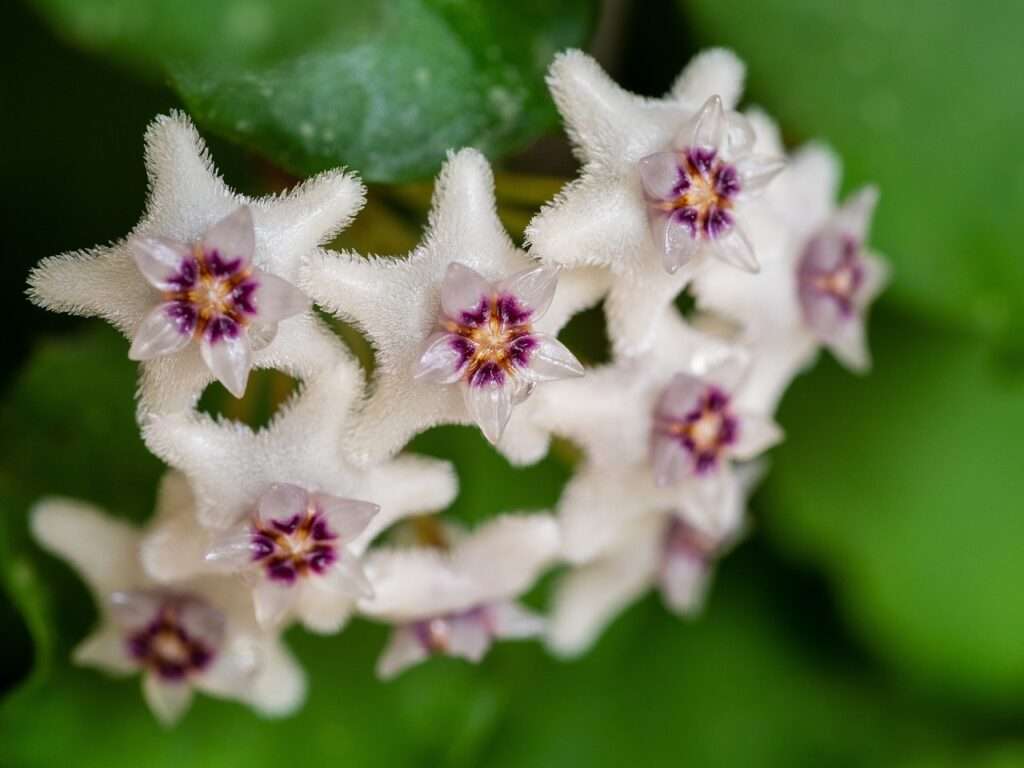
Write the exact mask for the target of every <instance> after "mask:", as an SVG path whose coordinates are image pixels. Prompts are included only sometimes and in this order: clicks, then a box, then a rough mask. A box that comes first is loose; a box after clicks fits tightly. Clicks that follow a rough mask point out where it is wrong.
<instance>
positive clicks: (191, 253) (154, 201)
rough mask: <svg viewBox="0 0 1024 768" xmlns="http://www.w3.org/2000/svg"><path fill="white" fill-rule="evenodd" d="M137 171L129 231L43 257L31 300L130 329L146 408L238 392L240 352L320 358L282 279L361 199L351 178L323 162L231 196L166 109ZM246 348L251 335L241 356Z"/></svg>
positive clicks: (308, 362)
mask: <svg viewBox="0 0 1024 768" xmlns="http://www.w3.org/2000/svg"><path fill="white" fill-rule="evenodd" d="M146 170H147V173H148V175H149V184H150V190H151V194H150V198H149V200H148V204H147V208H146V213H145V215H144V216H143V217H142V220H141V221H140V222H139V224H138V225H137V226H136V227H135V229H134V230H133V231H132V232H131V234H130V235H129V236H128V237H127V238H125V239H124V240H121V241H118V242H117V243H114V244H113V245H111V246H106V247H99V248H95V249H93V250H90V251H85V252H75V253H68V254H63V255H60V256H55V257H52V258H49V259H46V260H44V261H43V262H42V263H40V265H39V266H38V267H36V269H35V270H34V271H33V272H32V275H31V277H30V278H29V285H30V291H29V292H30V295H31V297H32V299H33V301H35V302H36V303H38V304H40V305H42V306H44V307H47V308H49V309H53V310H57V311H62V312H71V313H73V314H79V315H86V316H93V315H99V316H101V317H104V318H106V319H107V320H109V321H110V322H111V323H113V324H114V325H115V326H116V327H117V328H118V329H119V330H120V331H122V332H123V333H124V334H125V335H126V336H128V337H130V338H132V339H133V345H132V350H131V352H132V357H134V358H138V359H143V360H145V361H146V362H145V364H144V366H143V377H142V384H141V387H140V396H141V400H142V405H143V407H144V409H146V410H155V411H171V410H179V409H182V408H187V407H190V406H191V405H193V404H194V403H195V402H196V401H197V400H198V398H199V396H200V395H201V393H202V391H203V388H204V387H205V386H206V385H207V384H208V383H209V382H210V381H211V380H212V379H213V378H218V379H220V380H221V381H222V382H223V383H224V385H225V386H226V387H227V388H228V389H229V390H231V391H232V392H233V393H234V394H236V395H240V394H241V393H242V391H243V390H244V388H245V381H246V377H247V375H248V370H249V367H250V365H253V366H256V367H259V368H279V369H283V370H285V371H287V372H288V373H291V374H292V375H295V376H298V377H305V376H308V375H312V374H313V373H315V372H316V371H318V370H321V369H322V368H323V367H324V366H325V365H331V364H333V362H334V360H335V357H336V355H337V354H338V350H339V348H340V345H339V343H338V341H337V340H336V339H335V338H334V337H333V335H332V334H331V333H330V332H329V331H328V330H326V329H325V328H324V327H323V325H322V323H320V322H319V321H318V320H317V319H316V318H315V317H314V316H313V314H312V313H311V312H306V311H303V310H304V309H305V308H306V306H307V304H308V302H307V301H306V300H305V299H304V298H303V297H302V296H301V294H299V292H298V291H297V289H295V288H294V284H295V283H296V281H297V278H298V269H299V262H300V260H301V259H302V258H303V257H305V256H307V255H308V254H310V253H313V252H315V251H316V249H317V247H318V246H320V245H321V244H323V243H325V242H327V241H328V240H330V239H331V238H332V237H333V236H334V235H335V234H336V233H337V232H338V231H339V230H340V229H341V228H342V227H344V226H345V225H346V224H347V223H348V222H349V221H350V220H351V219H352V217H353V216H354V215H355V213H356V211H357V210H358V209H359V208H360V207H361V205H362V201H363V187H362V185H361V184H360V183H359V182H358V181H357V180H356V179H355V178H353V177H352V176H350V175H348V174H346V173H344V172H342V171H331V172H328V173H324V174H321V175H320V176H317V177H315V178H313V179H311V180H309V181H307V182H305V183H304V184H302V185H300V186H299V187H297V188H295V189H294V190H292V191H291V192H289V193H287V194H285V195H283V196H274V197H265V198H259V199H250V198H246V197H243V196H241V195H239V194H237V193H235V192H233V191H232V190H230V189H229V188H228V187H227V186H226V185H225V184H224V182H223V180H222V179H221V178H220V176H219V175H218V174H217V173H216V171H215V170H214V168H213V166H212V164H211V162H210V160H209V156H208V153H207V150H206V147H205V145H204V144H203V142H202V139H200V137H199V135H198V134H197V133H196V130H195V128H193V126H192V124H191V122H189V120H188V118H186V117H185V116H184V115H182V114H180V113H173V114H171V115H170V116H163V117H158V118H157V119H156V120H155V121H154V122H153V123H152V124H151V125H150V127H149V129H148V130H147V132H146ZM278 321H282V322H280V329H279V332H278V333H277V334H276V336H274V334H273V331H274V327H275V325H276V324H277V323H278ZM190 340H196V341H198V343H196V344H189V341H190ZM251 347H262V348H261V349H259V351H256V352H254V353H252V355H251V358H250V353H251V352H252V350H251Z"/></svg>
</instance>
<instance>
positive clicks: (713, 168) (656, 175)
mask: <svg viewBox="0 0 1024 768" xmlns="http://www.w3.org/2000/svg"><path fill="white" fill-rule="evenodd" d="M755 138H756V134H755V132H754V128H753V126H752V125H751V124H750V123H749V121H748V120H747V119H746V118H745V117H743V116H742V115H740V114H738V113H736V112H728V113H727V112H726V111H725V110H724V109H723V107H722V99H721V97H720V96H717V95H715V96H711V97H709V98H708V100H707V101H706V102H705V103H704V106H703V107H701V109H700V112H698V113H697V117H696V118H695V119H694V121H693V127H692V129H691V130H690V131H689V136H688V137H687V138H686V139H685V140H683V139H681V138H677V139H676V142H675V144H676V146H674V147H673V148H672V149H670V150H667V151H664V152H656V153H654V154H652V155H648V156H647V157H644V158H642V159H641V160H640V163H639V166H640V183H641V185H642V187H643V192H644V196H645V198H646V200H647V215H648V219H649V221H650V225H651V233H652V235H653V237H654V241H655V243H656V244H657V245H658V246H660V248H661V251H662V257H663V264H664V266H665V270H666V271H667V272H670V273H672V272H675V271H676V270H677V269H679V268H680V267H682V266H684V265H685V264H688V263H689V262H690V261H692V260H693V258H694V257H695V256H696V255H697V253H698V251H699V249H700V248H701V247H702V246H705V245H706V246H707V247H708V248H709V250H710V252H711V254H712V255H713V256H715V257H717V258H719V259H721V260H722V261H724V262H726V263H727V264H732V265H733V266H735V267H738V268H740V269H742V270H746V271H747V272H757V271H758V269H759V265H758V261H757V257H756V256H755V255H754V247H753V245H751V243H750V240H749V238H748V237H747V235H746V234H745V233H744V231H743V226H742V224H741V223H740V221H739V220H738V218H737V216H738V214H737V212H736V208H737V205H738V204H741V203H742V202H743V200H744V198H745V196H748V195H751V194H755V193H757V192H759V191H760V190H761V189H763V188H764V187H765V186H766V185H767V184H768V183H769V182H770V181H771V180H772V179H773V178H774V177H775V176H776V174H778V173H779V171H781V170H782V167H783V160H782V159H781V158H780V157H769V156H761V155H753V154H751V152H750V150H751V147H752V146H753V144H754V141H755ZM680 144H681V145H682V146H679V145H680Z"/></svg>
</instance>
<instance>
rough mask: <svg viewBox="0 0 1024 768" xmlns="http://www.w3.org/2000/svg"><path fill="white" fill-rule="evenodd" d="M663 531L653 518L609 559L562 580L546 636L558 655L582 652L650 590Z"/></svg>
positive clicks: (572, 571)
mask: <svg viewBox="0 0 1024 768" xmlns="http://www.w3.org/2000/svg"><path fill="white" fill-rule="evenodd" d="M663 531H664V520H663V519H662V518H661V517H655V518H651V519H650V520H648V521H646V522H645V523H643V524H642V525H639V526H637V527H636V528H634V529H633V531H632V532H630V534H629V535H627V536H625V537H623V539H622V540H621V542H620V545H619V547H617V548H616V549H615V550H613V551H611V552H610V553H608V554H607V555H606V556H605V557H602V558H601V559H599V560H595V561H593V562H591V563H588V564H586V565H583V566H581V567H578V568H574V569H572V570H571V571H569V572H568V573H566V574H565V575H564V576H563V577H562V578H561V579H560V580H559V582H558V585H557V587H556V589H555V594H554V599H553V604H552V609H551V619H550V625H549V630H548V635H547V642H548V646H549V647H550V648H551V649H552V650H553V651H555V652H556V653H558V654H559V655H563V656H576V655H578V654H581V653H583V652H584V651H585V650H587V649H588V648H589V647H590V646H591V645H592V644H593V643H594V641H595V640H596V639H597V637H598V635H599V634H600V633H601V630H602V629H604V627H605V625H606V624H608V622H610V621H611V620H612V619H613V618H615V616H616V615H617V614H618V613H619V612H620V611H621V610H622V609H623V608H625V607H626V606H627V605H629V604H630V603H631V602H633V600H635V599H636V598H638V597H639V596H640V595H642V594H643V593H644V592H646V591H647V590H648V589H650V587H651V583H652V582H653V581H654V577H655V574H656V571H657V568H658V562H659V559H660V553H661V538H662V533H663Z"/></svg>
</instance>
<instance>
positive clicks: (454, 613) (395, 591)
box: [359, 515, 558, 679]
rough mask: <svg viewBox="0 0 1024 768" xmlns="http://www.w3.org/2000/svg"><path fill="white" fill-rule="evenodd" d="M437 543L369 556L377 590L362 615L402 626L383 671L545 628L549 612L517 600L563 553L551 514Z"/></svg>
mask: <svg viewBox="0 0 1024 768" xmlns="http://www.w3.org/2000/svg"><path fill="white" fill-rule="evenodd" d="M438 543H440V544H441V545H442V547H443V548H438V546H437V545H438ZM431 545H432V546H430V547H415V548H404V549H379V550H375V551H373V552H371V553H370V554H369V555H368V556H367V558H366V573H367V576H368V577H369V579H370V581H371V582H372V583H373V586H374V596H373V597H372V598H368V599H364V600H362V601H360V604H359V610H360V613H362V614H364V615H366V616H368V617H370V618H373V619H377V620H380V621H386V622H388V623H391V624H393V625H395V629H394V631H393V632H392V635H391V640H390V641H389V643H388V646H387V648H386V649H385V650H384V653H383V654H382V655H381V657H380V659H379V661H378V663H377V674H378V675H379V676H380V677H382V678H384V679H389V678H391V677H394V676H395V675H397V674H398V673H399V672H401V671H402V670H404V669H405V668H407V667H409V666H412V665H413V664H417V663H419V662H421V661H423V660H424V659H427V658H428V657H430V656H432V655H435V654H445V655H448V656H456V657H459V658H463V659H467V660H469V661H473V662H476V661H479V660H480V659H481V658H483V656H484V655H485V654H486V653H487V651H488V649H489V648H490V647H491V644H492V643H493V642H494V640H496V639H508V638H522V637H535V636H537V635H540V634H542V633H543V631H544V622H543V620H542V619H541V617H539V616H537V615H536V614H534V613H533V612H531V611H529V610H528V609H526V608H525V607H523V606H522V605H520V604H519V603H518V602H517V600H516V599H517V598H518V597H519V596H520V595H522V594H523V593H524V592H526V591H527V590H528V589H529V588H530V587H531V586H532V584H533V582H534V581H535V580H536V579H537V577H538V576H539V575H540V574H541V572H542V571H543V570H544V569H545V568H546V567H547V566H549V565H550V564H551V563H552V562H553V561H554V559H555V557H556V556H557V554H558V526H557V525H556V524H555V521H554V520H553V519H552V518H551V517H549V516H547V515H523V516H516V515H506V516H503V517H498V518H496V519H494V520H491V521H489V522H487V523H485V524H484V525H483V526H481V527H480V528H478V529H476V530H475V531H472V532H470V533H468V534H465V535H462V536H459V537H456V538H455V539H454V540H451V541H447V540H446V541H442V542H436V541H434V542H431Z"/></svg>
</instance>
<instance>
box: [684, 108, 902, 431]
mask: <svg viewBox="0 0 1024 768" xmlns="http://www.w3.org/2000/svg"><path fill="white" fill-rule="evenodd" d="M752 120H754V121H755V122H757V123H758V125H759V126H761V127H760V129H759V130H758V141H759V143H762V144H764V145H765V151H768V152H774V151H781V146H782V145H781V140H780V139H779V137H778V131H777V129H776V128H775V127H774V125H773V124H771V122H770V121H769V120H768V119H767V118H766V117H764V116H763V115H754V116H752ZM839 175H840V169H839V162H838V160H837V159H836V157H835V155H834V153H833V152H831V151H830V150H829V149H827V148H826V147H823V146H819V145H815V144H811V145H808V146H806V147H803V148H801V149H800V150H799V151H797V152H796V153H795V154H794V155H793V157H792V160H791V162H790V163H789V164H788V165H787V167H786V170H785V171H784V172H783V173H782V174H781V175H780V176H779V178H778V180H777V181H776V182H775V183H773V184H772V186H771V188H770V189H769V190H768V192H767V193H766V195H765V204H766V205H767V206H770V207H771V209H772V211H773V215H775V216H776V217H777V218H778V219H779V220H780V221H781V222H782V223H783V226H782V227H779V228H778V229H777V230H775V231H774V233H773V234H772V236H771V237H770V238H769V237H766V238H765V239H764V241H763V242H764V247H763V248H762V250H761V253H762V254H763V256H764V258H763V259H762V267H763V268H762V271H761V273H760V274H759V275H757V276H749V275H743V274H736V275H724V274H722V273H710V272H707V273H704V274H701V275H698V276H697V277H696V278H695V280H694V287H695V289H696V290H695V295H696V296H697V301H698V305H699V306H700V308H701V309H702V311H705V312H709V313H714V314H715V315H718V316H721V317H725V318H729V319H730V320H731V321H733V322H735V323H738V324H739V325H740V327H741V329H742V330H741V338H742V340H743V341H744V343H746V344H747V345H748V346H749V347H750V348H751V349H752V350H753V351H754V354H753V359H752V361H751V363H752V366H751V374H750V377H749V386H750V387H751V388H754V389H757V390H758V391H759V392H760V395H759V396H758V397H756V398H754V399H756V400H758V401H759V402H760V403H761V404H762V406H763V407H764V408H765V409H766V410H767V411H769V412H770V411H773V410H774V409H775V407H776V405H777V403H778V401H779V399H780V398H781V396H782V394H783V392H785V390H786V388H787V387H788V386H789V383H790V382H791V381H792V379H793V377H794V376H795V375H797V374H798V373H799V372H800V371H802V370H804V369H805V368H806V367H807V366H808V365H810V364H811V363H812V362H813V360H814V358H815V356H816V354H817V351H818V349H819V347H820V346H821V345H823V344H824V345H826V346H829V347H831V348H832V350H833V352H834V353H835V354H836V356H837V357H839V359H840V360H842V361H843V362H844V363H846V364H847V365H849V366H850V367H852V368H854V369H855V370H863V369H864V368H866V367H867V365H868V364H869V359H870V357H869V355H868V353H867V350H866V346H865V341H864V335H865V334H864V326H865V321H866V315H867V310H868V305H869V304H870V302H871V301H872V300H873V299H874V297H875V296H876V295H877V294H878V293H879V291H880V290H881V289H882V287H883V286H884V283H885V281H886V276H887V272H888V269H887V267H886V265H885V262H884V261H882V260H881V259H880V258H879V257H878V256H876V255H874V254H872V253H870V252H868V251H866V249H865V248H864V241H865V239H866V236H867V229H868V223H869V220H870V217H871V212H872V210H873V207H874V204H875V201H876V199H877V192H876V191H875V189H874V188H873V187H865V188H863V189H862V190H860V191H859V192H856V193H854V194H853V195H852V196H851V197H850V198H849V200H848V201H847V202H846V203H844V204H843V205H842V206H841V207H840V208H839V209H836V207H835V202H834V201H835V199H836V195H837V192H838V188H839ZM844 249H845V251H846V255H844Z"/></svg>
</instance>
